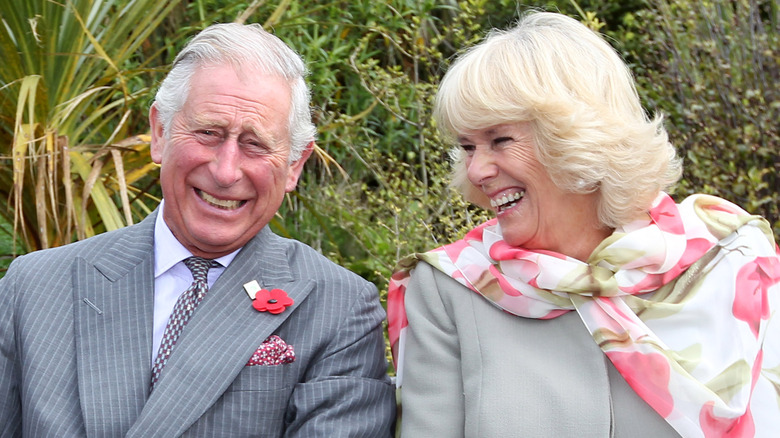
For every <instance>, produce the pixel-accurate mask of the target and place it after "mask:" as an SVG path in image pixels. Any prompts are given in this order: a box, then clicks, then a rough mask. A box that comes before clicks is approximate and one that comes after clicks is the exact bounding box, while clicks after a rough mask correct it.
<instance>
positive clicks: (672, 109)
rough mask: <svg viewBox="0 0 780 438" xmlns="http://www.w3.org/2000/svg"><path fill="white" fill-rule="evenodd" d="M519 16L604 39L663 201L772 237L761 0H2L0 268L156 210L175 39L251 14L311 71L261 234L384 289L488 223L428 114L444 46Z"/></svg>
mask: <svg viewBox="0 0 780 438" xmlns="http://www.w3.org/2000/svg"><path fill="white" fill-rule="evenodd" d="M528 8H537V9H545V10H552V11H560V12H563V13H566V14H569V15H571V16H573V17H576V18H578V19H580V20H582V21H583V22H585V23H587V24H588V25H589V26H590V27H592V28H593V29H597V30H599V31H600V32H602V33H603V34H605V35H606V36H607V37H608V39H609V40H610V42H611V43H612V44H613V45H614V47H615V48H616V49H617V50H618V51H619V52H620V53H621V54H622V56H623V57H624V59H625V60H626V61H627V62H628V63H629V64H630V66H631V68H632V69H633V71H634V73H635V76H636V78H637V81H638V83H639V85H640V94H641V97H642V99H643V102H644V104H645V106H646V108H647V109H648V111H650V112H656V111H660V112H662V113H664V114H665V115H666V117H667V118H666V124H667V128H668V130H669V132H670V135H671V139H672V141H673V143H674V144H675V145H676V146H677V147H678V149H679V152H680V154H681V155H682V156H683V157H684V158H685V169H686V170H685V174H684V179H683V181H682V182H681V183H680V184H679V186H678V187H677V189H676V191H675V192H674V196H675V198H677V199H681V198H683V197H685V196H686V195H688V194H691V193H694V192H704V193H711V194H716V195H718V196H721V197H724V198H726V199H729V200H731V201H734V202H736V203H737V204H739V205H741V206H743V207H744V208H745V209H746V210H748V211H750V212H751V213H756V214H761V215H763V216H765V217H767V218H768V219H769V220H770V222H771V223H772V226H773V229H774V232H775V236H776V238H777V237H778V236H780V211H779V209H780V193H779V192H780V190H778V188H779V186H780V183H778V170H780V136H779V135H778V123H777V121H778V120H780V99H778V88H777V84H778V83H779V82H780V50H779V49H778V47H779V45H778V34H779V33H780V32H779V30H780V28H779V27H778V20H779V17H780V12H779V11H778V2H777V1H776V0H728V1H727V0H709V1H706V2H702V1H698V0H674V1H667V0H628V1H626V0H619V1H618V0H614V1H611V0H598V1H596V0H594V1H588V0H580V1H574V0H568V1H567V0H559V1H522V2H521V1H509V0H463V1H456V0H392V1H386V2H379V1H375V0H343V1H340V0H334V1H323V0H317V1H312V0H308V1H307V0H304V1H291V0H267V1H263V0H256V1H249V2H241V1H233V0H231V1H225V0H193V1H187V0H169V1H166V2H158V1H157V0H113V1H110V0H107V1H100V0H66V1H63V2H52V1H49V0H15V1H13V2H11V1H4V2H0V20H2V23H3V26H0V59H3V62H2V63H0V160H2V161H0V275H2V273H3V271H4V269H5V267H7V265H8V263H9V262H10V261H11V260H12V259H13V257H15V256H17V255H20V254H24V253H27V252H29V251H34V250H37V249H41V248H46V247H51V246H56V245H62V244H65V243H68V242H71V241H73V240H77V239H82V238H85V237H89V236H91V235H94V234H96V233H100V232H103V231H106V230H110V229H115V228H118V227H122V226H125V225H127V224H130V223H134V222H138V221H139V220H140V219H142V218H143V217H144V216H146V215H147V214H148V213H149V212H150V211H151V210H152V209H154V207H155V206H156V205H157V203H158V202H159V199H160V191H159V187H158V184H157V176H158V169H157V168H156V166H154V165H152V164H151V161H150V159H149V147H148V146H149V145H148V141H149V137H148V123H147V109H148V107H149V104H150V102H151V99H152V97H153V93H154V91H155V89H156V86H157V84H158V81H159V80H160V79H161V78H162V77H163V75H164V74H165V72H166V69H167V68H168V65H169V64H170V62H171V61H172V59H173V57H174V56H175V54H176V53H177V51H178V50H179V48H180V47H181V46H182V45H183V44H184V43H185V42H186V40H187V38H188V37H190V36H192V35H193V34H194V33H196V32H197V31H198V30H199V29H202V28H203V27H205V26H207V25H208V24H211V23H213V22H228V21H243V22H259V23H263V24H264V26H265V27H266V28H267V29H269V30H270V31H272V32H273V33H275V34H276V35H278V36H279V37H280V38H281V39H282V40H284V41H285V42H287V43H288V44H290V45H291V46H292V47H294V48H295V49H296V50H297V51H298V52H300V53H301V55H302V56H303V58H304V59H305V60H306V61H307V63H308V65H309V68H310V71H311V75H310V77H309V81H310V84H311V87H312V90H313V112H314V117H315V120H316V124H317V125H318V127H319V137H318V142H317V144H318V149H317V151H316V152H317V153H316V155H315V156H314V158H313V159H311V160H310V161H309V163H307V170H306V173H305V175H304V177H303V178H302V180H301V183H300V185H299V188H298V190H297V191H296V192H294V193H292V194H290V195H289V196H288V198H287V200H286V202H285V203H284V205H283V206H282V209H281V211H280V212H279V214H278V215H277V217H276V218H275V220H274V222H273V223H272V227H273V228H274V229H275V230H276V231H277V232H278V233H280V234H282V235H285V236H289V237H293V238H296V239H299V240H302V241H304V242H306V243H308V244H310V245H312V246H314V247H315V248H316V249H318V250H320V251H321V252H322V253H323V254H325V255H326V256H328V257H329V258H331V259H332V260H334V261H335V262H337V263H339V264H341V265H343V266H346V267H347V268H349V269H351V270H353V271H355V272H357V273H358V274H360V275H361V276H363V277H365V278H366V279H368V280H370V281H372V282H374V283H375V284H376V285H377V286H378V287H379V289H380V291H382V294H383V295H384V289H385V288H386V285H387V278H388V276H389V275H390V272H391V270H392V268H393V266H394V264H395V261H396V260H397V259H398V258H400V257H401V256H403V255H405V254H407V253H411V252H414V251H421V250H425V249H429V248H432V247H434V246H436V245H438V244H439V243H444V242H448V241H451V240H453V239H455V238H457V237H460V236H461V235H462V234H463V233H464V232H465V231H466V230H467V229H468V228H471V227H473V226H474V225H476V224H477V223H479V222H481V221H483V220H485V219H486V218H488V216H489V215H488V214H487V213H486V212H485V211H482V210H480V209H479V208H476V207H473V206H470V205H467V204H466V203H465V202H464V201H463V200H462V199H461V198H460V197H459V196H458V195H457V194H455V193H454V192H452V191H451V190H450V189H449V188H448V186H447V183H448V170H449V164H448V162H447V154H446V152H447V150H448V148H449V145H446V144H444V143H443V142H442V140H441V139H440V138H439V136H438V134H437V133H436V129H435V126H433V124H432V122H431V120H430V112H431V102H432V97H433V95H434V93H435V90H436V87H437V83H438V80H439V79H440V77H441V75H442V74H443V72H444V71H446V69H447V66H448V64H449V62H450V61H451V60H452V58H453V56H454V55H455V54H456V53H458V51H459V50H461V49H463V48H465V47H467V46H468V45H470V44H472V43H474V42H476V41H478V40H479V39H481V38H482V37H483V36H484V35H485V33H486V32H487V31H488V30H489V29H490V28H493V27H506V26H508V25H511V23H512V22H513V21H514V20H515V19H516V18H517V17H518V15H519V14H521V13H522V12H523V11H525V10H527V9H528Z"/></svg>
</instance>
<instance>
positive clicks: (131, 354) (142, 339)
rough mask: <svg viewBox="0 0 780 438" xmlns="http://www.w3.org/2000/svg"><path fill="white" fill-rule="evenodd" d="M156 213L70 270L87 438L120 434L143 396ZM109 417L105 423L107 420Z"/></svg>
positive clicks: (140, 406) (148, 355) (146, 380)
mask: <svg viewBox="0 0 780 438" xmlns="http://www.w3.org/2000/svg"><path fill="white" fill-rule="evenodd" d="M155 216H156V215H155V214H152V215H150V217H148V218H147V219H146V220H144V221H142V222H141V223H140V224H138V225H136V226H134V227H130V228H126V229H123V230H122V231H119V232H117V234H116V236H117V238H116V241H115V242H114V243H113V244H112V245H110V246H108V247H107V249H106V248H101V250H100V252H99V253H97V254H91V255H90V254H85V255H84V256H83V257H80V258H77V259H76V260H75V262H74V265H73V271H72V274H73V277H72V285H73V299H74V302H75V303H74V304H75V305H74V336H75V341H76V359H77V372H78V382H79V398H80V400H81V406H82V412H83V415H84V424H85V427H86V434H87V436H115V435H116V436H118V435H121V434H122V433H123V431H125V430H127V429H128V428H129V427H130V426H131V425H132V424H133V422H134V421H135V419H136V418H137V417H138V415H139V414H140V412H141V410H142V409H143V405H144V402H145V400H146V397H147V394H148V385H149V378H150V377H149V376H150V362H151V340H152V315H153V311H154V294H153V290H154V268H153V258H154V252H153V249H152V248H153V246H152V245H153V241H154V240H153V235H154V220H155ZM109 418H110V420H109Z"/></svg>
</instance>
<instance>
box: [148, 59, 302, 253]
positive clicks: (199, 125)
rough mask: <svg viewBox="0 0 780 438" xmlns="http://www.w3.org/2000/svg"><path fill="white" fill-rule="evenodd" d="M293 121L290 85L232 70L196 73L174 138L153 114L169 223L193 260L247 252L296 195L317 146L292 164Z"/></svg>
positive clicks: (176, 120)
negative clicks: (289, 195)
mask: <svg viewBox="0 0 780 438" xmlns="http://www.w3.org/2000/svg"><path fill="white" fill-rule="evenodd" d="M289 113H290V86H289V84H288V83H287V81H285V80H284V79H283V78H279V77H276V76H268V75H265V74H260V73H257V72H254V71H251V70H244V71H239V72H236V71H235V70H234V69H233V68H232V67H231V66H211V67H205V68H200V69H198V70H197V71H196V72H195V74H194V75H193V76H192V79H191V81H190V93H189V96H188V98H187V101H186V102H185V104H184V106H183V108H182V109H181V111H180V112H179V113H177V114H176V115H175V116H174V118H173V123H172V125H171V130H170V133H169V134H170V135H169V136H167V137H166V136H165V135H164V133H163V126H162V124H161V123H160V122H159V121H158V120H157V119H158V117H157V109H156V108H155V107H154V106H153V107H152V109H151V112H150V116H149V119H150V123H151V127H152V147H151V154H152V160H153V161H154V162H155V163H157V164H160V165H161V168H160V183H161V186H162V191H163V197H164V198H165V207H164V211H163V218H164V219H165V223H166V224H167V225H168V227H169V228H170V229H171V231H172V232H173V235H174V236H176V238H177V239H178V240H179V242H181V243H182V244H183V245H184V246H185V247H186V248H187V249H189V250H190V252H192V253H193V254H194V255H196V256H201V257H206V258H215V257H220V256H223V255H225V254H229V253H231V252H233V251H235V250H236V249H238V248H240V247H242V246H243V245H244V244H246V243H247V242H248V241H249V240H250V239H251V238H252V237H254V235H255V234H257V232H258V231H260V229H261V228H263V227H264V226H265V225H266V224H268V222H269V221H270V220H271V218H272V217H273V215H274V214H275V213H276V211H277V210H278V208H279V205H281V203H282V200H283V198H284V194H285V193H287V192H290V191H292V190H293V189H294V188H295V186H296V184H297V182H298V177H299V176H300V174H301V171H302V170H303V164H304V162H305V161H306V158H308V156H309V154H310V153H311V145H310V147H309V148H307V150H306V152H305V153H304V154H303V156H302V157H301V159H299V160H298V161H295V162H293V163H291V164H288V157H289V155H290V135H289V132H288V116H289Z"/></svg>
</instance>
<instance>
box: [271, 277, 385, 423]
mask: <svg viewBox="0 0 780 438" xmlns="http://www.w3.org/2000/svg"><path fill="white" fill-rule="evenodd" d="M318 317H323V318H328V319H331V320H332V321H330V322H331V323H332V324H333V325H335V326H336V329H335V330H334V331H333V338H332V340H330V341H329V342H328V346H327V348H326V351H324V352H323V354H321V355H320V357H319V358H318V359H317V360H316V361H314V362H313V363H312V364H311V365H310V366H309V369H308V371H307V372H306V378H305V379H304V381H303V382H301V383H298V384H297V385H296V387H295V389H294V391H293V395H292V399H291V400H290V405H291V409H290V417H291V419H290V420H291V421H290V424H288V426H287V429H286V434H285V436H286V437H319V436H322V437H389V436H391V433H392V427H393V422H394V421H395V394H394V387H393V385H392V384H391V383H390V381H389V378H388V377H387V362H386V360H385V357H386V356H385V341H384V335H383V326H382V322H383V321H384V318H385V312H384V310H383V309H382V307H381V305H380V304H379V299H378V295H377V292H376V288H375V287H374V286H373V285H371V284H369V283H363V284H362V288H361V290H360V291H359V293H358V294H357V297H356V298H355V299H354V301H353V302H352V303H351V304H350V305H349V306H348V309H347V310H346V312H341V314H338V313H336V314H332V315H322V313H320V314H319V315H318Z"/></svg>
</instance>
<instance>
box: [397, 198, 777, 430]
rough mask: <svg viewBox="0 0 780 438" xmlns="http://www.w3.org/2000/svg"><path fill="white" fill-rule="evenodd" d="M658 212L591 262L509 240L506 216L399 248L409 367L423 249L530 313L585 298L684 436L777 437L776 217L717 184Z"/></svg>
mask: <svg viewBox="0 0 780 438" xmlns="http://www.w3.org/2000/svg"><path fill="white" fill-rule="evenodd" d="M649 215H650V218H651V219H650V220H649V221H637V222H634V223H631V224H628V225H626V226H624V227H622V228H620V229H618V230H616V231H615V232H614V233H613V234H612V235H611V236H610V237H608V238H607V239H605V240H604V241H603V242H602V243H601V244H600V245H599V246H598V247H597V248H596V249H595V250H594V251H593V254H591V256H590V258H589V259H588V262H587V263H584V262H581V261H579V260H576V259H573V258H570V257H567V256H564V255H561V254H557V253H554V252H549V251H529V250H525V249H523V248H518V247H511V246H509V245H508V244H507V243H506V242H504V241H503V239H502V237H501V230H500V227H499V225H498V224H497V221H496V220H495V219H493V220H491V221H488V222H486V223H484V224H482V225H480V226H479V227H477V228H475V229H474V230H472V231H471V232H469V233H468V234H467V235H466V236H465V238H464V239H462V240H459V241H457V242H455V243H452V244H450V245H446V246H443V247H440V248H437V249H435V250H432V251H429V252H426V253H422V254H414V255H412V256H410V257H407V258H405V259H403V260H401V261H400V262H399V266H398V269H397V270H396V272H395V273H394V274H393V276H392V278H391V280H390V287H389V292H388V318H389V334H390V342H391V346H392V349H393V355H394V361H395V362H396V369H397V375H398V379H399V380H401V379H402V376H403V374H402V369H401V367H402V365H403V364H402V363H398V362H399V358H401V359H402V358H403V339H404V333H403V332H404V331H405V329H406V326H407V320H406V314H405V309H404V293H405V290H406V285H407V283H408V281H409V277H410V274H411V272H412V270H413V269H414V266H415V265H416V264H417V262H418V261H420V260H422V261H425V262H427V263H429V264H430V265H432V266H433V267H435V268H436V269H438V270H440V271H442V272H444V273H445V274H447V275H448V276H450V277H452V278H454V279H455V280H457V281H458V282H460V283H461V284H463V285H464V286H466V287H468V288H469V289H471V290H472V291H474V292H477V293H479V294H481V295H482V296H484V297H485V298H486V299H487V300H489V301H490V302H491V303H493V304H495V305H496V306H498V307H499V308H501V309H503V310H504V311H506V312H509V313H511V314H514V315H517V316H519V317H524V318H536V319H551V318H555V317H557V316H560V315H562V314H564V313H566V312H570V311H576V312H577V313H578V314H579V315H580V317H581V318H582V320H583V322H584V323H585V326H586V327H587V329H588V330H589V332H590V333H591V335H592V336H593V339H594V341H595V342H596V343H597V344H598V345H599V347H601V349H602V350H603V351H604V353H605V354H606V355H607V357H609V359H610V360H611V361H612V363H613V364H614V365H615V368H616V369H617V370H618V371H619V372H620V374H621V375H622V376H623V377H624V378H625V380H626V381H627V382H628V384H629V385H630V386H631V387H632V388H633V389H634V391H636V393H637V394H638V395H639V396H640V397H641V398H642V399H644V400H645V401H646V402H647V403H648V404H649V405H650V406H651V407H652V408H653V409H655V411H657V412H658V413H659V414H660V415H661V416H662V417H663V418H665V419H666V421H667V422H668V423H669V424H670V425H671V426H672V427H674V428H675V429H676V430H677V432H678V433H680V434H681V435H682V436H683V437H719V438H720V437H759V436H769V435H772V436H777V434H778V433H780V315H776V314H775V313H776V311H777V309H778V306H779V305H780V302H779V301H778V300H780V250H778V247H777V245H776V244H775V243H774V239H773V237H772V233H771V230H770V228H769V225H768V223H767V222H766V221H765V220H763V219H762V218H760V217H758V216H751V215H748V214H747V213H746V212H745V211H744V210H742V209H741V208H739V207H737V206H736V205H734V204H731V203H729V202H728V201H725V200H722V199H719V198H716V197H713V196H707V195H694V196H691V197H689V198H687V199H686V200H685V201H683V202H682V203H681V204H679V205H678V204H675V203H674V201H673V200H672V199H671V198H670V197H669V196H668V195H667V194H665V193H661V194H659V196H658V197H657V198H656V200H655V201H654V203H653V206H652V208H651V209H650V211H649ZM400 362H402V360H401V361H400ZM400 383H401V382H399V386H400Z"/></svg>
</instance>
